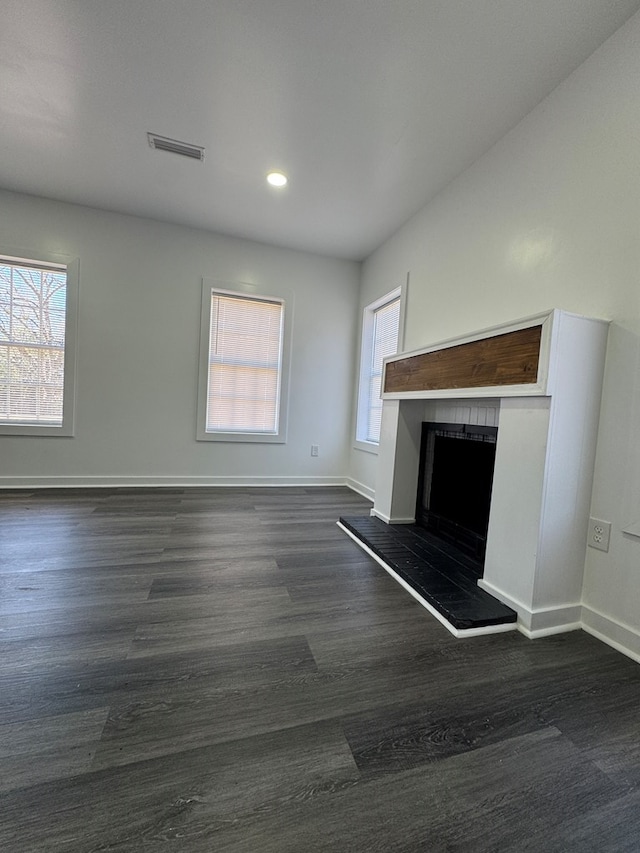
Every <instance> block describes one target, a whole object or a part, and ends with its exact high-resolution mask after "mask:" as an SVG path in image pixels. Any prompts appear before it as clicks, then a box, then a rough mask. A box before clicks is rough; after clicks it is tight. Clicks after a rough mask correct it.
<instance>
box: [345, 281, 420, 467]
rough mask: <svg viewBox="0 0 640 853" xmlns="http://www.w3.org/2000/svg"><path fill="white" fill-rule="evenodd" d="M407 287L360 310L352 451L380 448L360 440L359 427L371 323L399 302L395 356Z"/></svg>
mask: <svg viewBox="0 0 640 853" xmlns="http://www.w3.org/2000/svg"><path fill="white" fill-rule="evenodd" d="M406 295H407V284H406V283H405V284H401V285H399V286H398V287H396V288H394V289H393V290H391V291H389V292H388V293H385V294H384V295H383V296H380V297H379V298H378V299H375V300H374V301H373V302H370V303H369V304H368V305H365V307H364V308H363V309H362V326H361V337H360V362H359V365H358V385H357V397H356V410H355V428H354V431H355V437H354V443H353V446H354V448H355V449H356V450H363V451H365V452H366V453H374V454H377V453H378V448H379V446H380V442H379V441H369V440H368V439H364V438H362V437H361V436H362V434H363V431H364V430H363V429H361V424H362V423H363V421H364V420H365V419H366V417H367V416H368V408H369V407H368V401H369V392H368V387H369V378H370V377H369V369H368V365H369V364H370V363H371V354H372V348H373V330H374V323H375V314H376V311H378V310H379V309H380V308H384V306H385V305H388V304H389V303H390V302H393V301H394V300H396V299H400V311H399V316H398V345H397V347H396V354H397V353H400V352H402V351H403V349H404V327H405V308H406Z"/></svg>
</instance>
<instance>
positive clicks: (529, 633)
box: [478, 578, 582, 640]
mask: <svg viewBox="0 0 640 853" xmlns="http://www.w3.org/2000/svg"><path fill="white" fill-rule="evenodd" d="M478 586H479V587H480V589H483V590H484V591H485V592H488V593H490V594H491V595H493V597H494V598H497V599H498V601H501V602H502V603H503V604H506V605H507V607H510V608H511V609H512V610H515V611H516V613H517V614H518V630H519V631H520V632H521V633H523V634H524V635H525V636H526V637H529V639H530V640H533V639H536V638H538V637H549V636H551V635H552V634H564V633H565V632H566V631H577V630H579V629H580V628H581V627H582V624H581V617H582V605H581V604H580V602H576V603H575V604H562V605H558V606H554V607H541V608H538V609H535V610H532V609H531V608H529V607H527V606H526V605H525V604H524V603H523V602H522V601H519V600H518V599H515V598H513V597H512V596H510V595H508V594H507V593H505V592H504V591H503V590H501V589H499V588H498V587H497V586H494V585H493V584H492V583H490V582H489V581H486V580H485V579H484V578H480V580H479V581H478Z"/></svg>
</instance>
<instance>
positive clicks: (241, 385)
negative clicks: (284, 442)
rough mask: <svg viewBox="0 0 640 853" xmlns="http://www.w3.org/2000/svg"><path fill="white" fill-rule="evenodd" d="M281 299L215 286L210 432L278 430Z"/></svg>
mask: <svg viewBox="0 0 640 853" xmlns="http://www.w3.org/2000/svg"><path fill="white" fill-rule="evenodd" d="M283 330H284V303H283V302H282V300H276V299H273V300H272V299H266V298H263V297H260V298H253V297H248V296H235V295H233V294H228V293H221V292H216V291H212V292H211V319H210V329H209V363H208V385H207V408H206V432H231V433H233V432H244V433H258V434H265V435H266V434H272V435H274V434H276V433H277V432H278V413H279V408H280V406H279V403H280V386H281V372H282V344H283Z"/></svg>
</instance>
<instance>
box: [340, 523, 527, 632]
mask: <svg viewBox="0 0 640 853" xmlns="http://www.w3.org/2000/svg"><path fill="white" fill-rule="evenodd" d="M340 523H341V524H342V525H343V526H344V527H345V528H346V529H347V530H349V531H350V532H351V533H352V534H353V535H354V536H355V537H356V538H357V539H359V540H360V541H361V542H363V543H364V544H365V545H367V546H368V547H369V548H370V549H371V550H372V551H373V552H374V554H376V555H377V556H378V557H380V559H381V560H382V561H383V562H384V563H385V564H386V565H387V566H389V568H391V569H393V571H394V572H395V573H396V574H397V575H399V576H400V577H401V578H402V579H403V580H404V581H405V582H406V583H407V584H408V585H409V586H410V587H411V588H412V589H413V590H415V591H416V592H417V593H418V595H420V596H421V597H422V598H423V599H424V600H425V601H426V602H428V603H429V604H430V605H431V606H432V607H434V608H435V609H436V610H437V611H438V613H440V614H441V615H442V616H444V618H445V619H446V620H447V622H449V623H450V624H451V625H452V626H453V627H454V628H456V629H457V630H468V629H470V628H485V627H488V626H496V625H506V624H511V623H514V622H515V621H516V619H517V615H516V613H515V612H514V611H513V610H511V608H510V607H506V606H505V605H504V604H502V603H501V602H499V601H498V600H497V599H495V598H494V597H493V596H492V595H489V593H487V592H485V591H484V590H483V589H480V587H479V586H478V585H477V582H478V578H480V577H482V566H481V565H480V564H479V563H478V562H476V561H475V560H473V559H471V558H470V557H468V556H467V555H465V554H464V553H463V552H461V551H459V550H458V549H457V548H455V547H454V546H453V545H449V544H448V543H446V542H444V541H442V540H441V539H438V538H437V537H436V536H433V535H432V534H430V533H429V532H428V531H426V530H424V529H423V528H421V527H417V526H416V525H413V524H385V522H383V521H381V520H380V519H379V518H372V517H370V516H356V517H343V518H341V519H340Z"/></svg>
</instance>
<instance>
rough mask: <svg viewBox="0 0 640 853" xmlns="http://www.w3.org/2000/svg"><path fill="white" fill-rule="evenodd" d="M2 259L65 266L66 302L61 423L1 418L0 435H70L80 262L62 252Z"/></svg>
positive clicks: (8, 255) (4, 254)
mask: <svg viewBox="0 0 640 853" xmlns="http://www.w3.org/2000/svg"><path fill="white" fill-rule="evenodd" d="M0 258H2V260H4V261H7V262H9V263H10V264H12V265H14V266H20V265H21V264H24V265H25V266H32V267H38V266H41V267H42V268H46V267H60V268H62V269H66V275H67V284H66V305H65V326H64V328H65V333H64V374H63V383H64V384H63V391H62V424H60V425H58V424H29V423H24V424H21V423H9V422H4V421H2V420H0V435H14V436H37V437H40V438H42V437H48V438H60V437H62V438H68V437H71V436H73V435H74V433H75V402H76V373H77V354H78V298H79V290H80V261H79V259H78V258H74V259H72V260H69V258H68V257H61V256H59V255H43V254H41V253H39V252H37V253H33V255H31V257H29V258H27V257H25V255H24V254H23V253H20V254H18V253H16V252H0Z"/></svg>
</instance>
